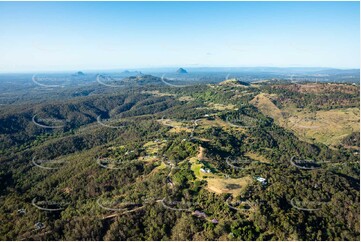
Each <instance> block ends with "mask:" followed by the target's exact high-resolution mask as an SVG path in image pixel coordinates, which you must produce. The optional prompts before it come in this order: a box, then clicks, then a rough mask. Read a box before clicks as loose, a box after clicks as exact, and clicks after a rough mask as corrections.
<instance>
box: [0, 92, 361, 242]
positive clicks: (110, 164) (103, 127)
mask: <svg viewBox="0 0 361 242" xmlns="http://www.w3.org/2000/svg"><path fill="white" fill-rule="evenodd" d="M159 91H160V93H162V92H164V93H173V94H175V96H159V95H151V94H148V93H144V92H139V93H138V92H136V93H134V91H133V90H129V91H128V90H127V91H125V92H123V93H118V94H111V95H107V96H103V95H100V96H94V97H87V98H77V99H74V100H69V101H68V100H67V101H64V102H60V103H59V102H57V103H51V104H46V105H39V106H34V107H26V108H24V109H23V110H21V111H18V112H17V111H16V110H11V109H9V111H8V112H7V113H5V114H2V115H1V117H0V118H1V119H0V120H1V122H2V123H4V124H5V125H4V126H3V127H2V131H1V134H2V138H3V140H9V142H12V140H13V139H17V140H16V143H13V144H12V145H9V143H5V145H4V147H3V148H2V163H1V165H2V169H1V173H0V184H1V187H0V193H1V199H2V204H3V206H1V209H0V218H1V221H3V223H2V225H1V227H0V236H1V239H3V240H5V239H6V240H11V239H12V240H14V239H18V240H21V239H26V240H32V239H35V240H44V239H47V240H50V239H53V240H54V239H58V240H257V239H259V240H291V239H292V240H357V239H359V216H357V214H359V202H360V201H359V175H358V174H359V164H358V159H359V157H358V156H357V155H355V154H354V152H352V151H351V150H349V149H347V148H344V147H338V149H330V148H328V147H327V146H325V145H322V144H311V143H308V142H305V141H302V140H300V139H298V138H297V137H296V136H295V135H293V134H292V133H290V132H289V131H287V130H286V129H284V128H282V127H280V126H279V125H277V123H276V122H274V120H272V119H271V118H269V117H266V116H265V115H264V114H263V113H262V112H261V111H262V109H261V108H260V110H258V109H257V108H255V107H254V106H252V105H250V104H249V101H250V100H252V99H253V98H254V97H255V96H256V95H257V94H258V93H259V90H257V89H255V88H247V92H244V91H245V88H244V87H237V88H234V89H233V88H229V87H222V86H208V87H206V86H197V87H186V88H168V87H159ZM181 96H189V97H192V99H187V100H188V101H187V100H185V101H179V99H178V98H179V97H181ZM209 102H211V103H213V104H222V105H229V104H233V105H235V106H234V107H233V108H232V109H217V108H212V106H213V107H214V105H211V106H209V105H208V103H209ZM33 114H39V117H40V119H43V120H40V119H39V120H37V121H39V122H45V123H46V122H50V123H51V122H55V121H54V120H52V118H56V119H65V120H67V121H68V122H67V123H66V124H65V126H64V127H63V128H60V129H44V128H41V127H39V126H36V125H34V123H32V122H31V118H32V115H33ZM40 115H43V116H40ZM46 115H47V116H46ZM99 115H101V119H97V117H98V116H99ZM47 118H48V119H50V120H46V119H47ZM78 118H79V119H78ZM11 120H15V121H14V122H11ZM18 120H22V121H21V122H20V121H18ZM25 120H27V122H26V121H25ZM165 120H167V121H165ZM32 125H34V126H35V127H32ZM22 135H24V137H25V138H20V137H22ZM353 139H354V138H351V140H353ZM344 142H346V143H347V142H348V141H347V140H345V141H344ZM22 146H23V147H22ZM293 157H297V158H293ZM302 159H307V160H312V162H311V161H308V163H309V164H308V165H307V164H305V163H303V162H302ZM55 161H57V162H55ZM265 161H267V162H265ZM295 162H296V163H295ZM297 162H298V163H297ZM306 163H307V162H306ZM304 168H309V169H304ZM201 169H203V170H204V171H205V172H204V171H202V170H201ZM208 171H209V172H208ZM259 177H262V178H265V179H266V181H267V183H266V184H262V183H261V182H259V180H257V178H259ZM34 199H35V200H34ZM35 205H36V206H35ZM39 208H40V209H39ZM44 208H45V209H50V210H42V209H44ZM22 209H24V210H25V212H24V210H22Z"/></svg>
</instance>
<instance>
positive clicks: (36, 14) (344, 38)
mask: <svg viewBox="0 0 361 242" xmlns="http://www.w3.org/2000/svg"><path fill="white" fill-rule="evenodd" d="M359 18H360V6H359V2H301V3H297V2H252V3H249V2H223V3H222V2H221V3H215V2H197V3H195V2H182V3H179V2H167V3H162V2H158V3H151V2H132V3H129V2H107V3H106V2H101V3H96V2H91V3H84V2H80V3H79V2H78V3H72V2H60V3H56V2H50V3H49V2H48V3H46V2H35V3H31V2H12V3H7V2H0V72H12V71H39V70H42V71H45V70H46V71H47V70H55V71H56V70H91V69H98V70H99V69H114V68H119V69H122V68H137V67H138V68H141V67H177V66H182V67H193V66H194V67H199V66H232V67H233V66H240V67H242V66H279V67H285V66H302V67H309V66H312V67H341V68H358V67H359V65H360V30H359V29H360V23H359Z"/></svg>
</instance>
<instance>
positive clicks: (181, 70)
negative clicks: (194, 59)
mask: <svg viewBox="0 0 361 242" xmlns="http://www.w3.org/2000/svg"><path fill="white" fill-rule="evenodd" d="M177 73H178V74H187V73H188V72H187V71H186V70H185V69H183V68H179V69H178V70H177Z"/></svg>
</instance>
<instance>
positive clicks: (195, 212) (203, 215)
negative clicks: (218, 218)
mask: <svg viewBox="0 0 361 242" xmlns="http://www.w3.org/2000/svg"><path fill="white" fill-rule="evenodd" d="M194 215H195V216H197V217H199V218H206V217H207V215H206V214H205V213H203V212H201V211H198V210H196V211H194Z"/></svg>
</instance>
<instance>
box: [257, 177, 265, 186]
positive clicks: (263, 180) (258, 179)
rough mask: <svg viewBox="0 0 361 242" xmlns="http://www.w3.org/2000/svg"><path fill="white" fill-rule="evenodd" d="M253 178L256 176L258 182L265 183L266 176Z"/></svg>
mask: <svg viewBox="0 0 361 242" xmlns="http://www.w3.org/2000/svg"><path fill="white" fill-rule="evenodd" d="M255 178H256V180H257V181H258V182H260V183H261V184H262V185H267V180H266V178H263V177H260V176H256V177H255Z"/></svg>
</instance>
